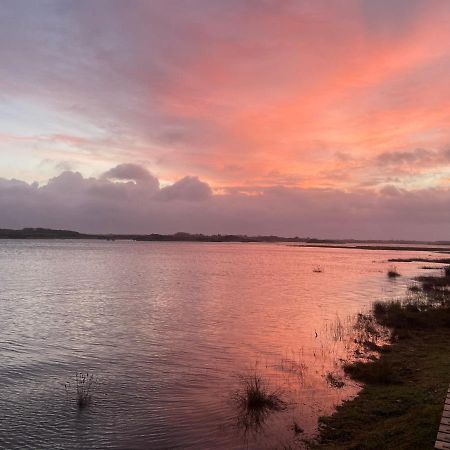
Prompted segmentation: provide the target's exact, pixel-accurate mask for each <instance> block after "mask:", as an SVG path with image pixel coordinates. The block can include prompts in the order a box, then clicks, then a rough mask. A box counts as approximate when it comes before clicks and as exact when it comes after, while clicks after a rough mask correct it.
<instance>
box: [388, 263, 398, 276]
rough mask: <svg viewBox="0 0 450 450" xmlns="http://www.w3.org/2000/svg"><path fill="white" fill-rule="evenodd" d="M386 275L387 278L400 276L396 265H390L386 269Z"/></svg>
mask: <svg viewBox="0 0 450 450" xmlns="http://www.w3.org/2000/svg"><path fill="white" fill-rule="evenodd" d="M387 276H388V278H397V277H399V276H400V273H399V272H398V270H397V267H396V266H391V267H389V269H388V271H387Z"/></svg>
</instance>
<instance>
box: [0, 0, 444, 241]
mask: <svg viewBox="0 0 450 450" xmlns="http://www.w3.org/2000/svg"><path fill="white" fill-rule="evenodd" d="M0 61H1V63H0V227H3V228H22V227H25V226H44V227H51V228H68V229H75V230H78V231H84V232H118V233H119V232H123V233H131V232H132V233H135V232H136V233H151V232H159V233H164V232H167V233H171V232H176V231H189V232H203V233H247V234H282V235H288V236H305V237H306V236H311V237H323V238H333V237H336V238H360V239H423V240H444V239H447V240H450V190H449V186H450V83H449V79H450V2H449V1H448V0H297V1H295V0H226V1H225V0H173V1H167V0H150V1H149V0H145V1H144V0H127V1H123V0H34V1H32V2H31V1H28V0H0Z"/></svg>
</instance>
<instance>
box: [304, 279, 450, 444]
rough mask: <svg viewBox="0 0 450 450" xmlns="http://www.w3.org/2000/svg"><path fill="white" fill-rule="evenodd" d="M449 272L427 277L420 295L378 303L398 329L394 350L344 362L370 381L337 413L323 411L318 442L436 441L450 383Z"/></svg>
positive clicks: (383, 320) (384, 322)
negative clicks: (373, 358)
mask: <svg viewBox="0 0 450 450" xmlns="http://www.w3.org/2000/svg"><path fill="white" fill-rule="evenodd" d="M449 275H450V274H449V273H448V271H444V277H421V278H420V282H421V285H422V289H421V291H420V292H418V293H414V294H415V295H412V296H411V297H409V298H408V299H405V300H404V301H391V302H387V303H383V302H377V303H375V304H374V306H373V317H374V318H375V320H376V321H377V323H378V324H379V325H380V326H383V327H387V328H389V329H390V331H391V345H390V346H389V349H390V351H380V352H379V357H378V358H377V359H375V360H373V361H369V362H360V361H356V362H353V363H348V364H345V365H344V370H345V372H346V373H347V374H348V375H349V376H350V377H352V378H353V379H355V380H356V381H359V382H361V383H364V386H363V388H362V390H361V392H360V393H359V395H358V396H357V397H356V398H355V399H353V400H350V401H347V402H344V403H343V404H342V405H341V406H340V407H338V409H337V411H336V412H335V413H334V414H333V415H332V416H330V417H322V418H320V434H319V437H318V439H317V441H316V442H314V443H312V444H310V447H311V448H316V449H329V450H337V449H341V450H344V449H345V450H351V449H353V450H357V449H358V450H372V449H373V450H375V449H376V450H379V449H385V450H394V449H395V450H402V449H404V450H406V449H411V450H412V449H421V450H427V449H429V450H431V449H433V448H434V442H435V440H436V435H437V430H438V427H439V422H440V418H441V415H442V411H443V407H444V400H445V396H446V392H447V389H448V385H449V382H450V291H449V290H448V286H449V284H450V276H449ZM383 349H384V347H382V348H381V349H380V350H383Z"/></svg>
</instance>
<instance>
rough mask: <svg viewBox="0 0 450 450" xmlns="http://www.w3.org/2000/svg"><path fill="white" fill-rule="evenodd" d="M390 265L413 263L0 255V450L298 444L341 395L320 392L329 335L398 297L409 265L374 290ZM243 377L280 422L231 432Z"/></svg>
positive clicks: (2, 246)
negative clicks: (79, 381)
mask: <svg viewBox="0 0 450 450" xmlns="http://www.w3.org/2000/svg"><path fill="white" fill-rule="evenodd" d="M401 256H408V257H410V256H413V253H412V252H399V251H396V252H389V251H367V250H347V249H326V248H323V249H322V248H310V249H308V248H298V247H289V246H285V245H264V244H205V243H144V242H141V243H135V242H119V241H117V242H99V241H0V287H1V289H0V304H1V316H0V317H1V322H0V362H1V364H0V419H1V420H0V448H8V449H12V448H18V449H19V448H20V449H25V448H33V449H36V448H46V449H48V448H51V449H58V448H64V449H86V448H115V449H176V448H180V449H233V448H258V449H259V448H277V446H281V445H282V444H284V443H289V442H292V439H293V431H292V430H291V427H292V424H293V421H294V420H295V421H296V422H297V423H298V424H299V425H300V426H301V427H302V428H304V429H305V432H306V434H310V433H313V432H314V430H315V426H316V422H317V417H318V415H320V414H324V413H329V412H330V411H332V409H333V407H334V405H335V404H336V403H338V402H339V401H340V400H341V399H342V398H345V397H346V396H348V395H352V394H354V393H355V392H356V387H355V386H353V385H352V384H351V383H347V385H346V387H344V388H343V389H336V388H332V387H330V386H328V385H327V382H326V379H325V375H326V374H327V373H328V372H329V371H334V370H337V368H336V366H335V364H336V360H337V358H338V357H340V356H341V355H342V352H343V349H342V345H341V343H339V342H335V341H334V340H333V339H332V338H331V336H330V332H329V331H330V329H331V328H332V327H333V323H335V322H336V320H337V319H336V318H337V317H339V318H340V319H342V320H343V321H344V319H345V318H346V317H347V316H348V315H350V314H354V313H356V312H359V311H364V310H365V309H366V308H367V307H368V305H369V304H370V303H371V302H372V301H374V300H378V299H390V298H393V297H398V296H401V295H403V294H404V291H405V286H406V285H407V284H408V283H409V282H410V281H409V278H410V277H411V276H413V275H416V274H417V273H419V272H420V270H419V267H420V266H421V264H415V263H404V264H397V266H398V268H399V270H400V272H401V273H402V274H403V275H404V276H402V277H401V278H399V279H396V280H389V279H388V278H387V277H386V270H387V268H388V266H389V263H388V262H387V259H388V258H390V257H401ZM421 256H436V255H432V254H428V253H426V252H422V253H421ZM316 266H321V267H322V269H323V272H322V273H314V272H313V269H314V267H316ZM82 370H90V371H92V372H93V373H95V375H96V376H97V377H98V379H99V384H98V386H97V388H96V391H95V393H94V401H93V403H92V404H91V405H90V406H89V408H87V409H84V410H82V411H81V412H79V411H78V410H77V408H76V407H75V405H74V402H73V401H71V400H70V399H68V398H67V395H66V391H65V388H64V384H65V383H66V382H68V381H71V380H72V379H73V376H74V373H75V372H76V371H82ZM255 372H256V373H258V374H259V375H261V376H262V377H263V378H264V379H265V380H266V382H267V383H268V385H269V386H271V388H273V389H277V390H280V392H281V393H282V395H283V398H284V399H285V400H286V401H287V402H288V403H289V406H288V408H287V409H286V410H285V411H282V412H275V413H273V414H271V415H270V416H269V417H267V420H266V422H265V423H264V424H263V426H262V427H261V428H260V429H257V430H252V429H250V430H247V431H245V430H244V429H242V427H240V426H239V415H238V414H237V411H236V405H235V403H234V402H233V400H232V398H233V393H234V392H236V391H237V390H239V389H240V379H241V378H240V377H241V376H245V375H246V374H251V373H255Z"/></svg>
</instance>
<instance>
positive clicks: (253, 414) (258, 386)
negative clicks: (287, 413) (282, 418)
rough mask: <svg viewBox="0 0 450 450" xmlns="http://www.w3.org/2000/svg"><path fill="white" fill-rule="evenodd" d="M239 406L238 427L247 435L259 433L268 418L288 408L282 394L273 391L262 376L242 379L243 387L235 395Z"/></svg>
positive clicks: (254, 375)
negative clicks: (248, 433)
mask: <svg viewBox="0 0 450 450" xmlns="http://www.w3.org/2000/svg"><path fill="white" fill-rule="evenodd" d="M234 401H235V404H236V405H237V426H238V428H240V429H242V430H243V431H244V432H245V433H247V432H249V431H251V432H258V431H259V430H260V429H261V428H262V427H263V425H264V423H265V422H266V420H267V418H268V417H269V416H270V415H271V414H272V413H275V412H278V411H283V410H285V409H286V408H287V403H286V402H285V401H284V400H283V399H282V398H281V392H279V391H277V390H272V389H270V388H269V387H268V385H267V383H266V382H265V381H264V380H263V379H262V377H261V376H259V375H257V374H253V375H250V376H244V377H241V387H240V389H239V390H238V391H237V392H236V393H235V395H234Z"/></svg>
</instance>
